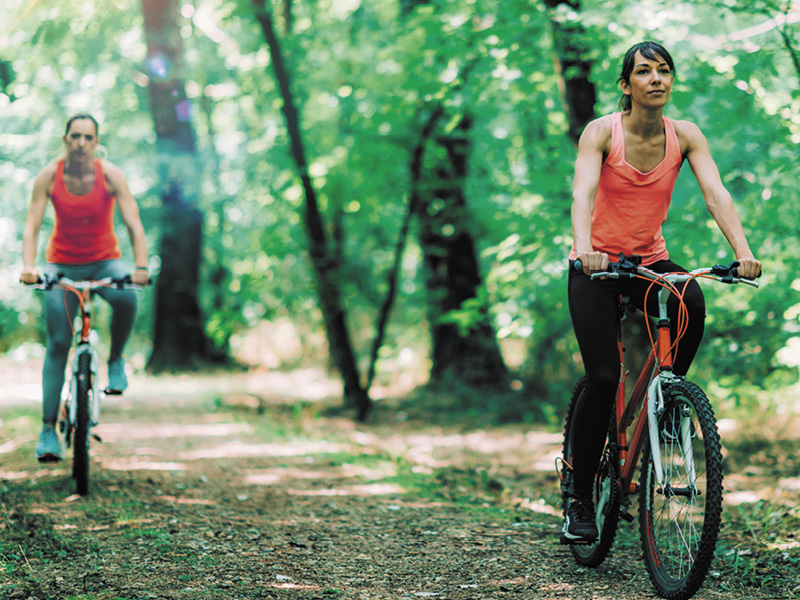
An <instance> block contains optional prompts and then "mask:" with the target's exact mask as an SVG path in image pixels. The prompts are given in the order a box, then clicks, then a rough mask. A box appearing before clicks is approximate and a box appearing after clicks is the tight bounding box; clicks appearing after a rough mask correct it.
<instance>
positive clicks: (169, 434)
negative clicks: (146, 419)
mask: <svg viewBox="0 0 800 600" xmlns="http://www.w3.org/2000/svg"><path fill="white" fill-rule="evenodd" d="M252 429H253V428H252V427H251V426H250V425H247V424H246V423H212V424H198V423H191V424H187V425H179V424H177V423H165V424H162V425H148V426H147V427H137V426H136V425H132V424H130V423H101V424H100V425H98V426H97V427H96V428H95V430H96V431H97V434H98V435H99V436H100V437H101V438H103V440H104V441H109V442H118V441H125V440H143V439H148V438H158V439H163V438H178V437H186V438H204V437H225V436H229V435H236V434H242V433H250V432H251V431H252Z"/></svg>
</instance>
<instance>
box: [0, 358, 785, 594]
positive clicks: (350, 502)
mask: <svg viewBox="0 0 800 600" xmlns="http://www.w3.org/2000/svg"><path fill="white" fill-rule="evenodd" d="M302 379H303V381H305V383H306V384H308V385H304V386H303V385H302V383H303V382H302V381H293V380H291V379H274V380H272V381H271V382H270V381H267V380H266V379H263V380H262V379H258V378H256V379H253V378H249V379H246V378H243V377H242V378H238V379H237V378H229V379H227V380H225V381H226V383H220V381H219V380H214V379H210V378H209V379H206V380H197V379H188V378H183V379H181V378H174V379H166V378H165V379H161V380H154V379H148V380H144V381H141V382H138V383H137V384H135V385H134V387H133V388H132V390H131V391H130V393H129V394H127V395H126V396H125V397H124V398H123V399H120V400H111V401H108V402H107V403H106V404H105V405H104V411H103V415H102V424H101V426H100V427H98V428H97V433H98V434H99V435H100V436H101V437H102V438H103V443H102V444H94V445H93V447H92V454H93V459H92V460H93V462H92V466H93V473H92V489H93V493H92V494H91V495H90V496H89V497H86V498H79V497H75V496H74V495H73V489H72V486H71V484H70V480H69V477H68V473H67V465H66V463H62V464H60V465H57V466H40V465H38V464H37V463H35V462H33V461H32V460H31V456H30V455H31V454H32V448H33V444H34V442H35V440H34V439H33V435H32V434H30V433H29V434H26V435H11V434H7V433H5V432H6V430H12V431H14V430H15V423H12V421H14V419H16V423H17V425H18V422H19V420H20V419H22V418H23V417H19V416H18V415H19V411H20V410H23V409H24V407H25V406H27V407H28V408H30V402H27V404H26V401H25V400H24V398H22V399H21V400H20V402H18V403H17V406H12V407H8V406H0V411H2V412H0V418H5V419H6V422H5V423H4V427H3V433H2V434H0V498H1V499H2V502H3V506H2V508H3V512H4V514H3V517H2V526H1V527H2V528H0V543H3V544H4V545H3V551H2V553H0V597H2V598H3V599H4V600H5V599H6V598H8V599H9V600H12V599H13V600H16V599H18V598H19V599H22V600H29V599H31V598H33V599H35V600H55V599H59V600H60V599H71V600H99V599H102V600H112V599H113V600H119V599H125V600H139V599H165V600H166V599H181V600H183V599H196V598H197V599H206V598H213V599H218V598H219V599H250V598H276V599H298V600H306V599H312V598H314V599H331V598H347V599H350V598H353V599H358V598H364V599H370V600H379V599H381V600H382V599H393V600H394V599H398V600H404V599H416V598H426V597H429V598H439V599H449V600H467V599H470V600H483V599H492V600H495V599H498V600H499V599H515V598H519V599H526V600H534V599H536V600H539V599H541V600H545V599H547V600H550V599H575V600H578V599H597V600H600V599H614V600H632V599H641V598H651V597H655V596H654V593H653V592H652V588H651V586H650V583H649V581H648V579H647V575H646V573H645V570H644V565H643V563H642V562H641V561H640V560H639V552H638V550H637V549H636V548H637V547H636V544H635V543H629V544H627V545H625V544H624V543H623V545H622V547H620V548H618V549H617V551H616V552H615V553H614V555H613V556H612V557H611V558H610V559H609V560H608V561H607V563H606V564H605V565H603V566H602V567H601V568H600V569H596V570H587V569H583V568H580V567H578V566H576V565H575V564H574V563H573V561H572V560H571V556H570V554H569V551H568V550H567V549H566V548H564V547H562V546H560V545H558V543H557V538H558V533H557V532H558V527H559V519H558V515H557V511H556V509H555V508H554V507H555V503H556V493H557V481H556V480H557V478H556V475H555V471H554V468H553V466H552V465H553V460H554V458H555V456H557V455H558V453H559V442H560V439H559V436H558V435H554V434H548V433H546V432H544V431H542V430H540V429H536V428H528V427H522V426H514V427H503V428H493V429H484V430H481V429H469V430H463V429H461V428H458V427H455V426H453V427H449V428H448V427H442V426H440V425H435V424H432V423H431V422H430V421H429V422H428V423H425V422H421V421H417V420H414V419H406V420H400V419H403V418H404V415H402V414H401V415H400V419H398V414H397V413H396V412H395V411H394V410H389V409H388V408H382V407H381V406H380V405H379V407H378V409H377V410H376V414H375V415H374V418H373V420H372V422H371V423H369V424H365V425H362V424H354V423H353V422H352V421H351V420H350V419H349V418H347V417H348V416H336V415H335V413H333V412H331V411H326V410H323V409H324V408H325V407H329V406H330V403H329V402H325V401H319V402H317V401H316V400H315V397H316V396H319V397H324V396H325V395H326V394H328V393H331V390H330V387H329V382H326V381H325V380H324V378H321V377H318V376H317V374H315V373H313V372H308V373H305V374H304V375H303V377H302ZM281 386H283V387H281ZM300 387H303V389H305V390H306V392H305V394H306V397H305V400H306V402H304V403H303V404H296V403H294V404H293V403H289V402H287V399H289V398H291V397H292V394H296V395H299V394H297V390H299V389H300ZM309 389H312V390H314V391H312V392H309V391H308V390H309ZM266 390H271V393H267V392H266ZM276 391H277V393H275V392H276ZM21 407H22V408H21ZM9 411H11V412H9ZM9 414H10V415H12V416H11V417H9V416H8V415H9ZM14 415H17V416H14ZM26 418H27V417H26ZM432 420H433V419H432ZM17 429H19V427H17ZM28 429H29V430H30V431H32V429H30V428H28ZM434 471H435V472H436V474H437V477H435V478H434V477H433V476H432V475H431V473H433V472H434ZM420 482H422V484H421V483H420ZM425 482H427V484H426V483H425ZM421 485H422V487H420V486H421ZM425 485H428V486H432V487H434V488H436V489H435V490H434V491H435V492H436V493H435V494H434V493H429V492H426V490H425ZM459 497H470V498H471V501H470V502H469V503H464V502H459V503H456V502H454V501H451V500H450V499H452V500H455V499H459ZM482 497H483V498H484V500H485V501H481V498H482ZM630 529H631V536H630V537H631V539H633V540H634V541H635V537H634V536H633V528H632V527H630ZM3 536H5V537H3ZM26 536H27V538H28V539H30V540H32V541H31V542H30V543H29V544H28V545H26V541H25V540H26ZM3 539H5V541H4V542H2V540H3ZM17 546H18V547H19V552H17V558H16V559H14V558H13V555H14V553H15V552H16V547H17ZM37 549H38V550H37ZM733 590H735V592H734V591H733ZM760 594H761V592H759V591H758V590H757V589H752V588H746V589H745V590H743V589H742V588H741V586H740V585H739V584H738V583H737V582H735V581H726V580H725V579H724V578H720V577H716V578H715V577H711V578H710V580H709V582H708V584H707V586H706V587H705V588H704V589H703V591H702V592H701V593H700V594H699V595H698V596H696V597H697V598H698V599H700V600H702V599H706V600H717V599H721V598H733V597H736V598H754V599H762V598H770V597H774V596H768V595H760Z"/></svg>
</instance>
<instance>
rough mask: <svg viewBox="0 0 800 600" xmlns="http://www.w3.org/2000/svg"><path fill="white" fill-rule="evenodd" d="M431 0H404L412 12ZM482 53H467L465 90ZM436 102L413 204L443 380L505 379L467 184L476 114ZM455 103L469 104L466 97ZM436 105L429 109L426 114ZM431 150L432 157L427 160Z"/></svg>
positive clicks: (436, 378) (415, 174)
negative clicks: (476, 58)
mask: <svg viewBox="0 0 800 600" xmlns="http://www.w3.org/2000/svg"><path fill="white" fill-rule="evenodd" d="M430 3H431V2H430V0H401V2H400V8H401V11H402V12H403V13H404V14H406V15H408V14H410V13H411V12H413V10H414V9H415V8H416V7H418V6H422V5H426V4H430ZM473 63H474V59H470V60H467V61H466V63H465V64H464V66H463V68H462V70H461V73H460V77H459V78H458V79H459V80H460V81H461V82H462V84H460V85H458V86H455V87H454V88H453V89H451V90H449V92H448V93H449V94H450V95H456V94H458V93H460V89H459V88H460V87H462V86H463V85H464V84H465V82H466V81H467V80H468V78H469V71H470V68H471V67H472V65H473ZM446 104H447V102H439V103H432V107H431V109H430V111H429V112H430V113H431V115H430V116H428V118H427V120H426V121H425V122H424V124H423V125H422V126H421V127H420V129H421V130H422V131H425V130H426V129H427V128H428V127H430V126H431V125H432V124H433V125H435V128H434V130H433V131H432V132H431V133H430V134H426V135H423V136H422V141H421V144H424V146H423V147H422V148H418V151H417V152H415V153H414V155H413V156H412V163H411V179H412V182H413V183H414V189H413V190H412V200H413V201H414V203H413V209H414V211H415V214H416V216H417V220H418V222H419V231H420V245H421V248H422V251H423V254H424V257H425V266H426V275H427V279H426V284H427V290H428V297H429V302H428V310H429V319H430V323H431V339H432V346H433V348H432V359H433V360H432V369H431V380H432V381H433V382H435V383H439V382H446V381H449V380H451V379H452V378H456V379H458V380H459V381H462V382H464V383H466V384H468V385H487V384H493V385H497V384H500V385H502V384H503V383H504V382H505V381H506V379H507V375H508V369H507V368H506V365H505V362H504V360H503V356H502V354H501V352H500V348H499V346H498V343H497V333H496V331H495V329H494V326H493V324H492V322H491V318H490V316H489V310H488V302H487V300H486V299H485V294H483V293H482V291H483V277H482V275H481V272H480V262H479V260H478V250H477V243H476V241H475V238H474V235H473V231H472V227H471V219H470V216H469V208H468V206H467V195H466V192H465V190H464V185H465V183H466V180H467V176H468V172H469V158H470V156H469V155H470V149H471V137H470V133H471V127H472V122H473V119H472V116H471V114H470V107H469V106H463V107H461V108H459V109H449V108H447V106H446ZM454 104H461V103H460V102H458V103H454ZM425 112H428V111H423V113H422V114H424V113H425ZM423 154H424V155H425V156H426V157H427V160H422V156H423Z"/></svg>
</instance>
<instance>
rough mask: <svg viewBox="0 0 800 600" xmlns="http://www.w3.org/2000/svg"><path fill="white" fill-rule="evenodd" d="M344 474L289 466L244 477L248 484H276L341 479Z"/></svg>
mask: <svg viewBox="0 0 800 600" xmlns="http://www.w3.org/2000/svg"><path fill="white" fill-rule="evenodd" d="M342 476H343V475H341V474H339V473H333V472H331V471H305V470H303V469H291V468H288V467H284V468H280V469H267V470H264V471H255V472H250V473H248V474H247V475H245V477H244V483H245V484H247V485H267V486H269V485H276V484H279V483H284V482H287V481H292V480H314V481H321V480H324V479H340V478H341V477H342Z"/></svg>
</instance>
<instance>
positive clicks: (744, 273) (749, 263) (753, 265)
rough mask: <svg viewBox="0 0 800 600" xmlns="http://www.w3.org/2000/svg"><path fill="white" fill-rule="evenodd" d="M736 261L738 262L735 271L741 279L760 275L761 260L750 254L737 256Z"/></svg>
mask: <svg viewBox="0 0 800 600" xmlns="http://www.w3.org/2000/svg"><path fill="white" fill-rule="evenodd" d="M736 261H737V262H738V263H739V266H738V267H736V271H737V273H738V274H739V277H741V278H742V279H755V278H756V277H758V276H759V275H761V261H759V260H756V259H755V258H753V257H752V256H749V257H743V258H737V259H736Z"/></svg>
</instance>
